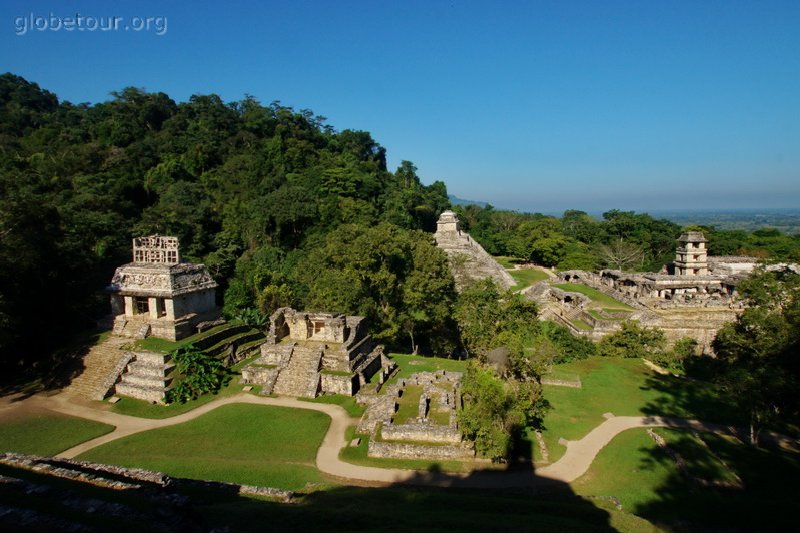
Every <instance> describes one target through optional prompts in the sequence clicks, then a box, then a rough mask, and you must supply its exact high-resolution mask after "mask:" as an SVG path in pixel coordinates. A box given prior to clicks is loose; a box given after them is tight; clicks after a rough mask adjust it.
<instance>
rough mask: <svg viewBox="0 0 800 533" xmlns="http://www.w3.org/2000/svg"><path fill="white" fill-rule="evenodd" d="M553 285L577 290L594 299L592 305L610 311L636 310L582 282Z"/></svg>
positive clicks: (569, 290) (572, 290)
mask: <svg viewBox="0 0 800 533" xmlns="http://www.w3.org/2000/svg"><path fill="white" fill-rule="evenodd" d="M552 285H553V287H556V288H558V289H561V290H562V291H567V292H577V293H580V294H583V295H584V296H588V297H589V298H591V300H592V305H591V307H594V308H600V309H607V310H609V311H635V309H634V308H633V307H631V306H629V305H628V304H626V303H623V302H620V301H619V300H615V299H614V298H612V297H611V296H609V295H607V294H605V293H602V292H600V291H598V290H597V289H594V288H592V287H589V286H588V285H584V284H582V283H553V284H552Z"/></svg>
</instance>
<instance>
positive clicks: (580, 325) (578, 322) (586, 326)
mask: <svg viewBox="0 0 800 533" xmlns="http://www.w3.org/2000/svg"><path fill="white" fill-rule="evenodd" d="M572 323H573V324H575V327H576V328H578V329H582V330H583V331H592V326H590V325H589V324H587V323H586V322H584V321H583V320H581V319H580V318H575V319H573V320H572Z"/></svg>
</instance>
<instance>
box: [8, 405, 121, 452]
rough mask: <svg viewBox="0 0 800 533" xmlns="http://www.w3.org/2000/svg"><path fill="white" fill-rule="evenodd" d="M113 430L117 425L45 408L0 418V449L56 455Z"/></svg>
mask: <svg viewBox="0 0 800 533" xmlns="http://www.w3.org/2000/svg"><path fill="white" fill-rule="evenodd" d="M113 430H114V426H109V425H108V424H102V423H100V422H94V421H92V420H85V419H83V418H76V417H73V416H68V415H62V414H57V413H51V412H48V411H42V412H37V413H31V414H30V416H27V415H23V414H19V415H18V414H14V415H12V416H9V417H6V418H0V452H18V453H30V454H35V455H55V454H57V453H59V452H63V451H64V450H68V449H70V448H72V447H73V446H77V445H78V444H80V443H82V442H86V441H88V440H91V439H94V438H96V437H99V436H101V435H105V434H106V433H110V432H111V431H113Z"/></svg>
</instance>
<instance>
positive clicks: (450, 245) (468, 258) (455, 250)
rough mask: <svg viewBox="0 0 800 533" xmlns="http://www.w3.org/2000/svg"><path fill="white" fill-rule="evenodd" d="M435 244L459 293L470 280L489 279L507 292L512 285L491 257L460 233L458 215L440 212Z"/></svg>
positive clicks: (508, 277) (512, 280)
mask: <svg viewBox="0 0 800 533" xmlns="http://www.w3.org/2000/svg"><path fill="white" fill-rule="evenodd" d="M434 237H435V238H436V245H437V246H438V247H439V248H441V249H442V250H444V252H445V253H446V254H447V257H448V259H449V260H450V270H451V271H452V273H453V278H454V279H455V281H456V288H457V289H458V290H459V291H460V290H461V289H463V288H464V287H466V286H467V285H468V284H470V283H471V282H473V281H477V280H480V279H484V278H491V279H492V281H494V282H495V284H496V285H497V286H498V287H500V288H501V289H510V288H511V287H513V286H514V285H515V284H516V282H515V281H514V278H512V277H511V274H509V273H508V272H506V269H504V268H503V267H502V266H501V265H500V263H498V262H497V261H496V260H495V259H494V257H492V256H491V255H489V254H488V253H487V252H486V250H484V249H483V247H482V246H481V245H480V244H478V243H477V242H475V241H474V240H473V239H472V237H470V236H469V234H467V233H466V232H464V231H461V227H460V223H459V220H458V216H457V215H456V214H455V213H454V212H452V211H449V210H448V211H444V212H443V213H442V214H441V215H440V216H439V220H438V221H437V222H436V234H435V235H434Z"/></svg>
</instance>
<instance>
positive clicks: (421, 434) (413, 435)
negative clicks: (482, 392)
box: [381, 423, 461, 444]
mask: <svg viewBox="0 0 800 533" xmlns="http://www.w3.org/2000/svg"><path fill="white" fill-rule="evenodd" d="M381 437H382V438H383V440H414V441H421V442H436V443H445V444H458V443H459V442H461V434H460V433H459V432H458V429H457V428H456V427H455V426H440V425H435V424H418V423H417V424H400V425H396V424H384V425H383V426H382V427H381Z"/></svg>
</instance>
